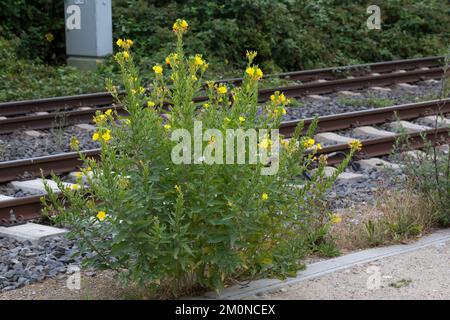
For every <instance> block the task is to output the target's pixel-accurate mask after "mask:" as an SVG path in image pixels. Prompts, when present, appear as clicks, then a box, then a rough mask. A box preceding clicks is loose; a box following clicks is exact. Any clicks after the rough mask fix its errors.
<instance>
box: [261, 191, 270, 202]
mask: <svg viewBox="0 0 450 320" xmlns="http://www.w3.org/2000/svg"><path fill="white" fill-rule="evenodd" d="M261 199H262V200H263V201H266V200H267V199H269V195H268V194H267V193H265V192H263V194H262V195H261Z"/></svg>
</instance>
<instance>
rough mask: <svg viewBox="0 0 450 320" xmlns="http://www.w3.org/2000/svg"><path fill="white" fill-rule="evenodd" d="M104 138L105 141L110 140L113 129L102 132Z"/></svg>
mask: <svg viewBox="0 0 450 320" xmlns="http://www.w3.org/2000/svg"><path fill="white" fill-rule="evenodd" d="M102 139H103V140H104V141H105V142H108V141H109V140H111V131H110V130H106V132H105V133H103V134H102Z"/></svg>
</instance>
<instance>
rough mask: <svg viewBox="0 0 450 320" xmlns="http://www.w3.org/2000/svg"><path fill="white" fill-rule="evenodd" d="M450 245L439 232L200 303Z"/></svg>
mask: <svg viewBox="0 0 450 320" xmlns="http://www.w3.org/2000/svg"><path fill="white" fill-rule="evenodd" d="M447 241H450V229H443V230H439V231H437V232H435V233H433V234H431V235H428V236H425V237H423V238H420V239H419V240H418V241H416V242H414V243H411V244H407V245H393V246H387V247H380V248H372V249H367V250H363V251H359V252H355V253H350V254H348V255H344V256H341V257H337V258H333V259H328V260H325V261H320V262H316V263H312V264H310V265H308V266H307V268H306V270H304V271H300V272H298V273H297V277H295V278H287V279H286V280H283V281H282V280H278V279H261V280H256V281H253V282H251V283H250V284H248V285H247V286H245V287H242V286H233V287H230V288H226V289H224V290H223V291H222V292H221V293H219V294H217V293H215V292H209V293H206V294H205V295H204V296H202V297H199V299H220V300H238V299H243V298H245V297H248V296H251V295H255V294H257V293H263V292H267V291H272V290H276V289H280V288H282V287H286V286H291V285H294V284H297V283H299V282H302V281H304V280H308V279H311V278H315V277H319V276H322V275H325V274H328V273H332V272H336V271H340V270H343V269H347V268H351V267H353V266H356V265H360V264H364V263H368V262H372V261H375V260H379V259H382V258H387V257H391V256H395V255H400V254H404V253H408V252H411V251H415V250H419V249H421V248H424V247H428V246H431V245H434V244H437V243H442V242H447Z"/></svg>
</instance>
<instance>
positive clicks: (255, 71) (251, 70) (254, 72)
mask: <svg viewBox="0 0 450 320" xmlns="http://www.w3.org/2000/svg"><path fill="white" fill-rule="evenodd" d="M245 72H246V73H247V74H248V75H249V76H250V78H252V79H253V80H259V79H261V78H262V77H263V75H264V74H263V72H262V70H261V69H260V68H257V67H248V68H247V70H245Z"/></svg>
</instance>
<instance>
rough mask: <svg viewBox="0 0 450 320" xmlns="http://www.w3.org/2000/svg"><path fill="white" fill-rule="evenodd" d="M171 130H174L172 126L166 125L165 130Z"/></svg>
mask: <svg viewBox="0 0 450 320" xmlns="http://www.w3.org/2000/svg"><path fill="white" fill-rule="evenodd" d="M170 128H172V126H171V125H170V124H168V123H167V124H165V125H164V129H166V130H169V129H170Z"/></svg>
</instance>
